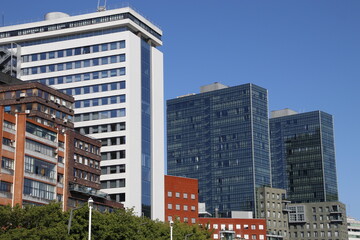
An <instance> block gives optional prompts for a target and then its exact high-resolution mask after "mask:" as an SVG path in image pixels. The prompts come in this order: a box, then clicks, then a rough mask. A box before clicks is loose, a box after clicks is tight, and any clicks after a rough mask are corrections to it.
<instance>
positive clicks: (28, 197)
mask: <svg viewBox="0 0 360 240" xmlns="http://www.w3.org/2000/svg"><path fill="white" fill-rule="evenodd" d="M23 200H27V201H31V202H38V203H43V204H49V203H50V202H51V201H54V200H55V199H54V200H48V199H44V198H40V197H35V196H32V195H28V194H23Z"/></svg>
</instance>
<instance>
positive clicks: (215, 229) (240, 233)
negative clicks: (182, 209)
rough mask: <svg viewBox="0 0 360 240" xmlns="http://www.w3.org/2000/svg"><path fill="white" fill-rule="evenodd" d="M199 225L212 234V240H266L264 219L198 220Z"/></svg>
mask: <svg viewBox="0 0 360 240" xmlns="http://www.w3.org/2000/svg"><path fill="white" fill-rule="evenodd" d="M198 221H199V224H201V225H202V226H203V227H204V228H206V229H208V230H209V231H211V232H212V236H211V237H212V239H215V240H216V239H257V240H265V239H266V221H265V219H252V218H248V219H244V218H199V220H198Z"/></svg>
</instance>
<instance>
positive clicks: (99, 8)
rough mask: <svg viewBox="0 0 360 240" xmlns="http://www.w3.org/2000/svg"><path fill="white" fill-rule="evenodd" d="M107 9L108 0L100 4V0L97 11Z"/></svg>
mask: <svg viewBox="0 0 360 240" xmlns="http://www.w3.org/2000/svg"><path fill="white" fill-rule="evenodd" d="M105 10H106V0H104V5H102V6H100V0H98V6H97V11H98V12H103V11H105Z"/></svg>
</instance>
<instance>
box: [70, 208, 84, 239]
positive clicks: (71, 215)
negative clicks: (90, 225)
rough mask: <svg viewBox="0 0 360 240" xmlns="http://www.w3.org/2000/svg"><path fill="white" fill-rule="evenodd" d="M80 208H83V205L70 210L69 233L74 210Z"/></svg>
mask: <svg viewBox="0 0 360 240" xmlns="http://www.w3.org/2000/svg"><path fill="white" fill-rule="evenodd" d="M80 208H82V206H80V207H76V208H73V209H71V210H70V217H69V223H68V234H70V229H71V221H72V219H73V211H75V210H78V209H80Z"/></svg>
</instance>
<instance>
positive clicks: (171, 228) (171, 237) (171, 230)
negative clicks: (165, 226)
mask: <svg viewBox="0 0 360 240" xmlns="http://www.w3.org/2000/svg"><path fill="white" fill-rule="evenodd" d="M173 225H174V222H173V221H172V220H171V221H170V240H173Z"/></svg>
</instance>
